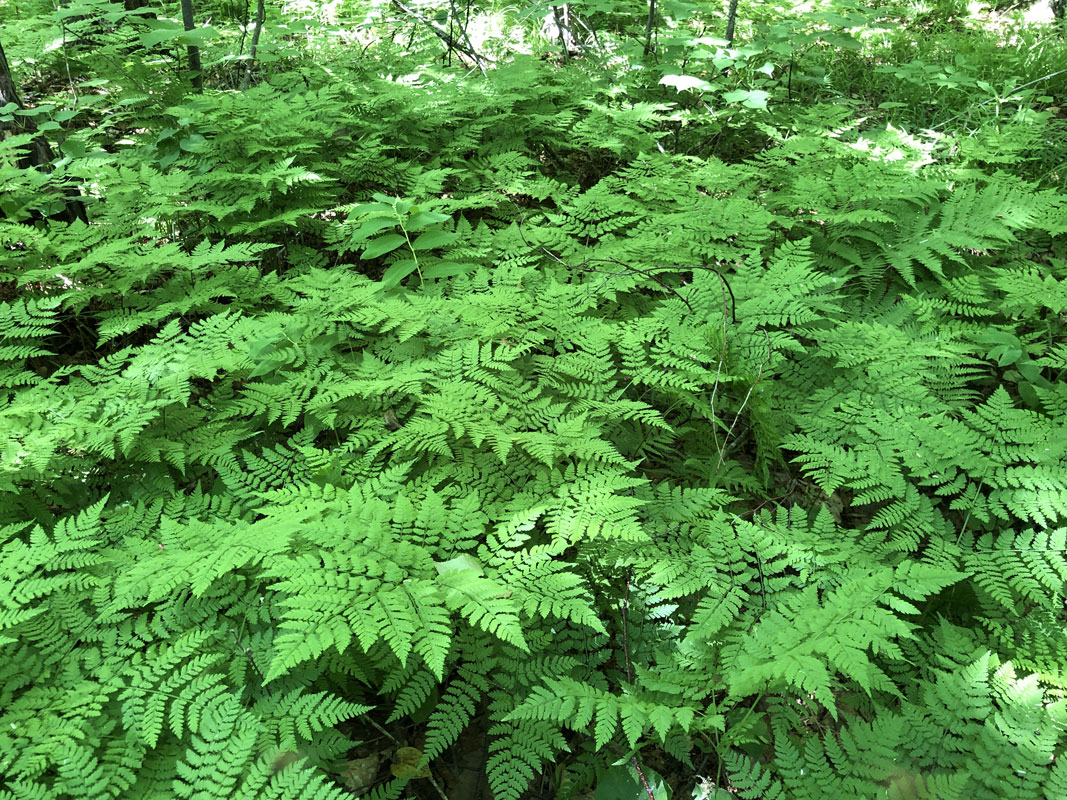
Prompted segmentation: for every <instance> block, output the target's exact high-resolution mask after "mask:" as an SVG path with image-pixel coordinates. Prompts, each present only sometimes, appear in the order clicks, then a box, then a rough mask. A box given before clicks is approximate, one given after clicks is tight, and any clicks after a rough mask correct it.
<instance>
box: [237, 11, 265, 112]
mask: <svg viewBox="0 0 1067 800" xmlns="http://www.w3.org/2000/svg"><path fill="white" fill-rule="evenodd" d="M266 16H267V9H266V8H264V4H263V0H258V2H257V3H256V27H255V28H254V29H253V30H252V42H251V44H249V46H248V65H247V66H246V67H245V74H244V77H243V78H241V91H242V92H246V91H248V87H249V85H250V84H251V83H252V67H254V66H255V64H256V47H257V46H258V45H259V35H260V34H261V33H262V32H263V20H264V18H265V17H266Z"/></svg>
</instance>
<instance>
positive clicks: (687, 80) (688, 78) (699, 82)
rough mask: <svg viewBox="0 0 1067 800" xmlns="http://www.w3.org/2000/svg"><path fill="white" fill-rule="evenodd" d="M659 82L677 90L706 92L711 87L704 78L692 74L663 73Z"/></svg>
mask: <svg viewBox="0 0 1067 800" xmlns="http://www.w3.org/2000/svg"><path fill="white" fill-rule="evenodd" d="M659 82H660V84H661V85H663V86H673V87H674V88H675V90H676V91H679V92H681V91H683V90H689V89H695V90H697V91H699V92H706V91H708V90H710V89H711V88H712V86H711V84H710V83H708V82H707V81H706V80H703V79H702V78H697V77H695V76H693V75H664V76H663V77H662V78H660V79H659Z"/></svg>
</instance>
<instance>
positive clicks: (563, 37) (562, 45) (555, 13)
mask: <svg viewBox="0 0 1067 800" xmlns="http://www.w3.org/2000/svg"><path fill="white" fill-rule="evenodd" d="M552 19H553V20H555V22H556V30H557V31H559V49H560V50H561V51H562V52H563V63H564V64H566V63H567V58H568V56H569V55H570V53H569V52H568V48H567V29H566V27H564V26H565V23H564V21H563V16H562V15H561V14H560V13H559V6H552Z"/></svg>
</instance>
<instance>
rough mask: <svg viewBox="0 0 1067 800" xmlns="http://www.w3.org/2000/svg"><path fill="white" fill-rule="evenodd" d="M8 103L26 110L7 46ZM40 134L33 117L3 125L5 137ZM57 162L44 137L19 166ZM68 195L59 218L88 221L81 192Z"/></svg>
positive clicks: (1, 101) (0, 70)
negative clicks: (79, 195) (9, 134)
mask: <svg viewBox="0 0 1067 800" xmlns="http://www.w3.org/2000/svg"><path fill="white" fill-rule="evenodd" d="M8 103H14V104H15V106H16V107H17V108H19V109H23V108H25V106H24V105H22V99H21V98H20V97H19V91H18V86H16V85H15V79H14V77H13V76H12V75H11V67H10V65H9V64H8V63H7V55H6V54H5V53H4V46H3V44H0V106H6V105H7V104H8ZM36 131H37V125H36V124H35V123H34V121H33V118H32V117H23V116H16V117H15V118H14V120H13V121H11V122H0V132H3V133H5V134H6V133H11V134H19V133H31V134H32V133H36ZM54 160H55V154H54V153H53V152H52V147H51V145H49V144H48V140H47V139H45V138H44V137H43V136H34V137H33V140H32V141H31V142H30V146H29V148H28V149H27V150H26V151H25V152H23V153H22V154H21V155H20V156H19V157H18V161H17V162H16V163H17V164H18V166H19V168H20V169H39V170H41V171H42V172H47V171H49V170H50V169H51V168H52V162H53V161H54ZM64 194H66V197H67V201H66V205H67V207H66V210H65V211H64V213H63V214H60V215H58V218H59V219H62V220H63V221H65V222H74V220H76V219H80V220H81V221H82V222H88V219H87V217H86V216H85V205H84V204H83V203H82V201H81V200H79V199H78V195H77V193H76V192H73V191H70V190H68V191H66V192H65V193H64Z"/></svg>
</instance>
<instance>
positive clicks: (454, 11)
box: [448, 0, 485, 75]
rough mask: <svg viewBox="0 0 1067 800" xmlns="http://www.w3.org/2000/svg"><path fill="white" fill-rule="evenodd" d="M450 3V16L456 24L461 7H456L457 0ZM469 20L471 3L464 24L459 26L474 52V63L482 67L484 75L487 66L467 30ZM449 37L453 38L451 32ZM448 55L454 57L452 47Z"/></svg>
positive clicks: (468, 45) (479, 67) (469, 48)
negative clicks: (483, 63) (483, 64)
mask: <svg viewBox="0 0 1067 800" xmlns="http://www.w3.org/2000/svg"><path fill="white" fill-rule="evenodd" d="M449 4H450V5H451V7H452V13H451V15H450V16H451V18H452V19H454V20H456V24H459V20H458V18H459V13H458V12H459V9H457V8H456V0H450V3H449ZM469 22H470V5H469V4H468V6H467V19H466V20H465V21H464V22H463V24H462V25H460V26H459V30H460V34H461V35H462V36H463V39H464V40H465V41H466V43H467V49H468V50H469V51H470V53H471V54H472V57H473V58H474V63H475V64H477V65H478V69H480V70H481V71H482V75H485V67H483V66H482V62H481V59H480V56H479V55H478V51H477V50H475V49H474V43H473V42H472V41H471V35H470V33H469V32H468V31H467V27H468V24H469ZM449 37H450V38H451V34H449ZM448 55H449V59H451V57H452V50H451V49H449V51H448ZM451 63H452V62H451V60H449V64H451Z"/></svg>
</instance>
